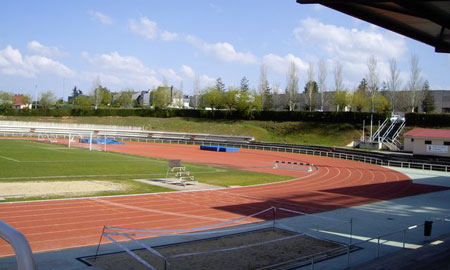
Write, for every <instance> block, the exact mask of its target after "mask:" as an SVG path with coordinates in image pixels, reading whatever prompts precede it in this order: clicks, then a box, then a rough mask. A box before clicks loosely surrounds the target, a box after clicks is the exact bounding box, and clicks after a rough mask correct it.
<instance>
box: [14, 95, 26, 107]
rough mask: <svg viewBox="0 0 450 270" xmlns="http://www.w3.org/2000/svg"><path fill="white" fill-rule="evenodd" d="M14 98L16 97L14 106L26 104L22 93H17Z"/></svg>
mask: <svg viewBox="0 0 450 270" xmlns="http://www.w3.org/2000/svg"><path fill="white" fill-rule="evenodd" d="M13 98H14V106H20V105H24V103H23V96H22V95H15V96H14V97H13Z"/></svg>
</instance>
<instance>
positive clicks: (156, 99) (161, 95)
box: [150, 86, 171, 109]
mask: <svg viewBox="0 0 450 270" xmlns="http://www.w3.org/2000/svg"><path fill="white" fill-rule="evenodd" d="M150 99H151V103H152V106H153V107H154V108H155V109H165V108H167V106H169V104H170V102H171V100H170V87H167V86H159V87H158V88H156V89H155V90H152V91H151V92H150Z"/></svg>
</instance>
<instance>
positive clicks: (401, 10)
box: [297, 0, 450, 53]
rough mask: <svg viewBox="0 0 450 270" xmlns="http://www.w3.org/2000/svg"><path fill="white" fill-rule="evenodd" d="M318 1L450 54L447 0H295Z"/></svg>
mask: <svg viewBox="0 0 450 270" xmlns="http://www.w3.org/2000/svg"><path fill="white" fill-rule="evenodd" d="M297 2H298V3H301V4H321V5H324V6H326V7H329V8H332V9H335V10H337V11H340V12H343V13H345V14H348V15H350V16H353V17H356V18H358V19H361V20H364V21H367V22H370V23H373V24H375V25H378V26H381V27H383V28H386V29H389V30H391V31H394V32H396V33H399V34H402V35H404V36H407V37H410V38H412V39H415V40H418V41H420V42H423V43H426V44H428V45H431V46H433V47H434V48H435V51H436V52H443V53H450V1H445V0H440V1H439V0H438V1H433V0H430V1H420V0H394V1H383V0H297Z"/></svg>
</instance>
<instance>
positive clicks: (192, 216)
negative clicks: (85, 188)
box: [90, 198, 227, 221]
mask: <svg viewBox="0 0 450 270" xmlns="http://www.w3.org/2000/svg"><path fill="white" fill-rule="evenodd" d="M90 200H93V201H96V202H100V203H104V204H108V205H112V206H118V207H122V208H127V209H132V210H138V211H143V212H150V213H158V214H164V215H171V216H179V217H188V218H196V219H205V220H213V221H227V219H223V218H213V217H204V216H196V215H190V214H182V213H173V212H168V211H161V210H156V209H147V208H142V207H137V206H132V205H127V204H122V203H116V202H111V201H107V200H103V199H98V198H92V199H90Z"/></svg>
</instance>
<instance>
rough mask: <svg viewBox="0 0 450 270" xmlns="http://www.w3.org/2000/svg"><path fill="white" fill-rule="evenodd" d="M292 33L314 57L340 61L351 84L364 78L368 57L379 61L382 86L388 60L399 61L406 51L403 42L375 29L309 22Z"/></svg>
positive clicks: (312, 20) (313, 20)
mask: <svg viewBox="0 0 450 270" xmlns="http://www.w3.org/2000/svg"><path fill="white" fill-rule="evenodd" d="M293 33H294V35H295V37H296V39H297V40H298V42H299V43H300V45H301V46H302V47H304V48H308V47H310V48H311V50H312V51H313V52H314V54H324V55H325V57H328V58H329V60H330V59H332V60H333V61H340V62H341V63H342V65H343V67H344V73H345V74H346V75H344V76H348V77H350V79H351V81H352V84H356V83H359V81H360V80H361V79H362V78H363V77H364V76H365V75H366V73H367V60H368V59H369V57H370V56H372V55H373V56H375V57H376V58H377V60H378V72H379V75H380V82H381V81H382V80H384V79H385V77H386V76H387V71H388V70H389V64H388V61H389V59H390V58H392V57H396V58H399V57H401V56H403V55H404V54H405V53H406V51H407V45H406V41H405V38H403V37H402V36H400V35H397V34H394V33H391V32H389V31H385V30H381V29H380V28H378V27H376V26H369V27H368V28H367V29H363V30H361V29H356V28H345V27H339V26H336V25H331V24H324V23H322V22H320V21H319V20H317V19H312V18H308V19H305V20H302V21H301V22H300V26H299V27H297V28H295V29H294V31H293Z"/></svg>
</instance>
